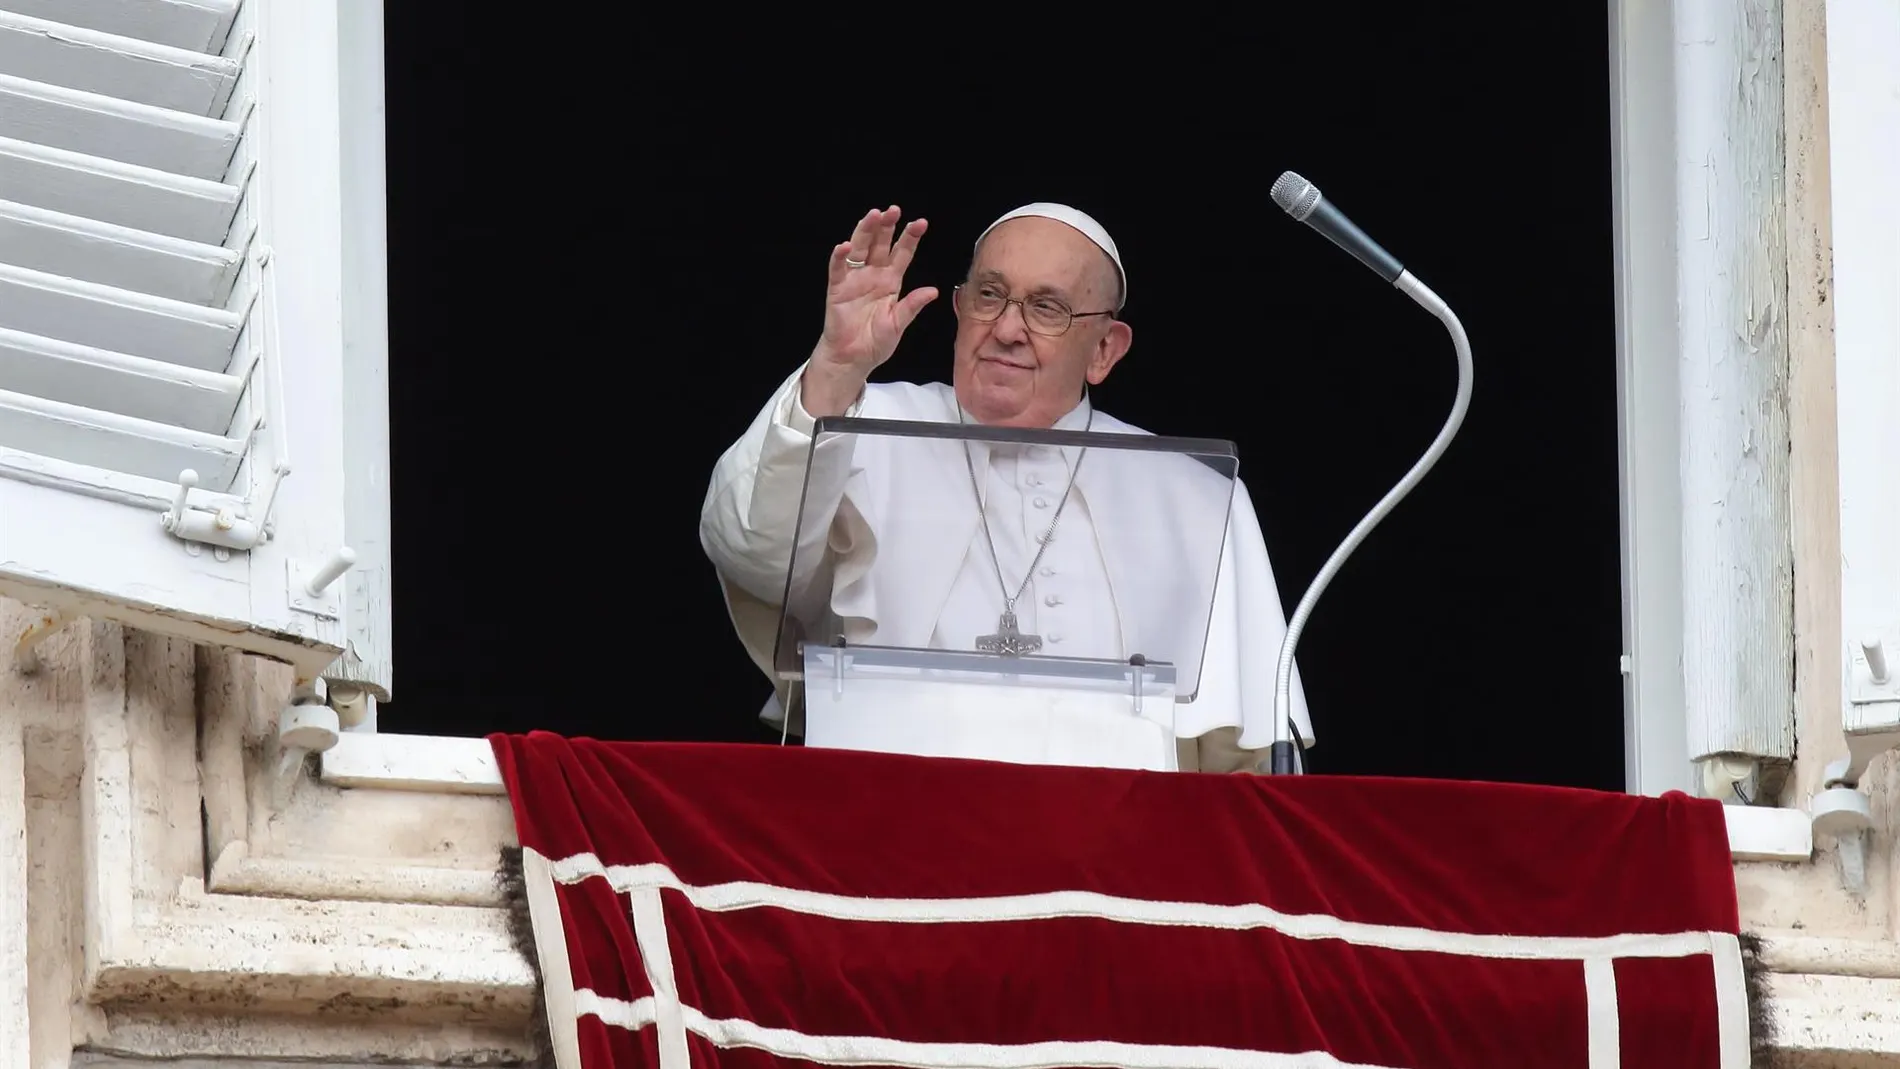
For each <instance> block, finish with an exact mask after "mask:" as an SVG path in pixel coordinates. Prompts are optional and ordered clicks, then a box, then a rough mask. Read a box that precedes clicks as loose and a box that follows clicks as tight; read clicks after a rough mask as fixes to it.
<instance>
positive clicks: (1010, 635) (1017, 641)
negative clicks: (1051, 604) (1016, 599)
mask: <svg viewBox="0 0 1900 1069" xmlns="http://www.w3.org/2000/svg"><path fill="white" fill-rule="evenodd" d="M976 648H977V649H979V650H982V651H983V652H984V653H995V654H1000V655H1002V656H1004V657H1021V656H1022V655H1023V654H1025V653H1035V652H1036V651H1037V650H1040V649H1042V636H1041V635H1025V634H1023V632H1022V628H1020V627H1018V626H1017V625H1016V613H1015V611H1014V610H1012V609H1004V610H1003V615H1001V616H999V617H997V618H996V633H995V634H994V635H978V636H977V639H976Z"/></svg>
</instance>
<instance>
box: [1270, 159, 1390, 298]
mask: <svg viewBox="0 0 1900 1069" xmlns="http://www.w3.org/2000/svg"><path fill="white" fill-rule="evenodd" d="M1267 195H1268V196H1270V197H1272V198H1273V203H1275V204H1278V205H1279V206H1280V207H1281V208H1284V209H1285V210H1286V213H1287V214H1288V215H1290V216H1292V217H1293V218H1294V219H1296V220H1298V221H1300V222H1302V223H1305V224H1306V225H1307V226H1310V227H1312V228H1313V229H1314V230H1317V231H1319V232H1320V233H1322V234H1324V235H1326V236H1327V238H1329V239H1331V241H1332V243H1333V244H1335V245H1337V246H1339V247H1340V248H1342V249H1345V250H1346V251H1347V252H1349V253H1352V254H1353V256H1354V257H1355V258H1357V259H1358V261H1359V262H1360V263H1362V264H1365V265H1366V266H1367V267H1370V268H1372V270H1373V273H1374V274H1377V275H1378V276H1379V277H1380V278H1383V279H1385V280H1386V281H1387V282H1392V283H1397V282H1398V280H1399V276H1400V275H1402V274H1404V273H1405V268H1404V266H1402V265H1401V264H1400V263H1399V261H1398V258H1397V257H1395V256H1393V255H1392V254H1391V253H1389V252H1387V251H1385V250H1384V249H1382V248H1380V247H1379V243H1378V242H1376V241H1374V240H1372V239H1371V238H1369V237H1367V236H1366V232H1365V231H1363V230H1361V229H1359V228H1358V227H1356V226H1354V225H1353V222H1352V220H1351V219H1348V218H1346V216H1345V213H1343V212H1341V211H1340V210H1339V209H1338V208H1335V207H1333V205H1332V202H1331V201H1329V200H1327V199H1326V198H1325V197H1322V196H1320V194H1319V187H1318V186H1316V185H1314V184H1313V183H1311V182H1308V181H1307V180H1306V179H1304V178H1301V177H1300V176H1299V175H1297V174H1294V173H1293V172H1292V171H1287V172H1286V173H1284V174H1282V175H1281V176H1280V177H1279V178H1277V179H1275V180H1274V182H1273V189H1272V190H1270V191H1269V192H1268V194H1267Z"/></svg>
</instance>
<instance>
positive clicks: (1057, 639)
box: [1049, 632, 1062, 642]
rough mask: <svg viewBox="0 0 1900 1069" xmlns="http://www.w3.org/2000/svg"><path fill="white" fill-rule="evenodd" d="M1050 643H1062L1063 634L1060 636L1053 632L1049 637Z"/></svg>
mask: <svg viewBox="0 0 1900 1069" xmlns="http://www.w3.org/2000/svg"><path fill="white" fill-rule="evenodd" d="M1049 641H1051V642H1061V641H1062V635H1061V634H1059V633H1056V632H1051V633H1050V635H1049Z"/></svg>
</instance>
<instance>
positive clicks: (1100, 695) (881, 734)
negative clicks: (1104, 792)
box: [775, 418, 1238, 771]
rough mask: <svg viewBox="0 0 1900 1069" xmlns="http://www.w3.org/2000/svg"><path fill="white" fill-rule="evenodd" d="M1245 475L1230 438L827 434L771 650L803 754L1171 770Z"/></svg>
mask: <svg viewBox="0 0 1900 1069" xmlns="http://www.w3.org/2000/svg"><path fill="white" fill-rule="evenodd" d="M1237 466H1238V465H1237V461H1236V458H1235V451H1234V447H1233V445H1232V443H1230V442H1223V441H1212V440H1203V439H1185V438H1164V437H1157V436H1151V435H1131V434H1105V433H1100V432H1090V433H1083V432H1071V431H1055V430H1043V431H1027V430H1014V429H1002V428H993V427H984V426H976V425H967V424H958V423H924V422H909V421H894V420H868V419H852V418H827V419H822V420H819V421H818V423H817V425H816V427H815V428H814V431H813V435H812V445H811V450H810V452H809V453H808V455H807V467H806V472H805V483H804V490H803V495H802V498H801V501H800V506H799V513H798V520H797V532H796V538H795V539H794V540H793V542H792V547H791V555H790V566H789V568H788V571H787V576H786V584H785V594H784V599H783V601H782V603H781V604H782V605H783V606H784V611H783V614H782V616H781V619H780V627H779V633H778V641H777V645H776V650H775V669H776V671H777V673H778V675H779V677H780V678H781V679H785V680H794V681H798V682H800V683H801V684H802V691H803V694H802V698H803V700H802V706H803V721H804V738H805V744H806V745H807V746H825V747H837V748H846V749H861V750H878V751H883V752H893V753H909V754H919V755H924V756H934V757H964V758H979V759H987V760H1000V761H1012V762H1019V763H1031V764H1056V765H1090V766H1098V767H1113V768H1137V769H1150V770H1157V771H1172V770H1174V769H1175V768H1176V767H1177V761H1176V753H1177V749H1176V736H1175V707H1176V705H1177V704H1181V703H1186V702H1192V701H1193V700H1194V698H1195V695H1196V693H1197V692H1198V689H1199V674H1200V667H1201V659H1202V651H1203V648H1204V647H1205V645H1206V640H1207V630H1208V626H1209V621H1210V619H1211V615H1212V609H1213V602H1214V589H1215V582H1216V579H1217V577H1218V575H1219V572H1220V558H1221V553H1222V552H1223V549H1224V546H1225V541H1226V535H1227V524H1228V516H1229V509H1230V507H1231V504H1232V499H1233V480H1234V476H1235V472H1236V470H1237ZM1071 477H1073V483H1072V484H1071V483H1070V480H1071ZM979 486H981V487H982V493H983V497H984V499H985V505H984V507H985V508H987V510H988V511H987V520H988V531H987V532H986V530H985V527H984V519H985V515H986V514H985V513H982V512H979V499H978V492H979V491H978V487H979ZM1065 486H1067V487H1068V491H1067V494H1068V496H1067V500H1066V503H1064V501H1063V497H1064V488H1065ZM1052 518H1053V520H1054V526H1053V528H1052V529H1051V528H1050V526H1049V524H1050V522H1051V519H1052ZM1045 533H1051V534H1052V537H1051V538H1050V539H1049V540H1048V541H1049V545H1048V547H1047V548H1046V549H1045V550H1044V551H1043V556H1042V557H1041V558H1040V559H1039V561H1038V563H1037V566H1036V567H1034V569H1033V574H1032V561H1036V560H1038V559H1037V552H1038V549H1039V548H1040V547H1042V536H1043V535H1044V534H1045ZM992 546H993V547H994V550H992ZM1018 584H1021V591H1020V597H1019V598H1018V599H1016V600H1015V603H1014V605H1013V606H1012V608H1013V610H1014V611H1013V615H1012V616H1011V617H1010V618H1009V619H1004V609H1005V591H1006V590H1010V591H1014V590H1016V589H1017V586H1018ZM1012 625H1014V626H1012Z"/></svg>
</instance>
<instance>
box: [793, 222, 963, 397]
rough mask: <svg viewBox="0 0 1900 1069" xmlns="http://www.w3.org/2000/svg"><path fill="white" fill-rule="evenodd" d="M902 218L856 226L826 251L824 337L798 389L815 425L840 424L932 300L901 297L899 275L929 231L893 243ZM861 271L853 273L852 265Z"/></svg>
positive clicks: (907, 232) (920, 226)
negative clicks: (837, 419)
mask: <svg viewBox="0 0 1900 1069" xmlns="http://www.w3.org/2000/svg"><path fill="white" fill-rule="evenodd" d="M902 217H903V213H902V212H900V211H899V210H898V208H897V205H895V204H893V205H891V206H890V207H889V208H885V209H883V210H881V211H879V210H875V209H874V210H872V211H870V212H867V213H865V216H864V218H862V219H860V220H858V225H857V229H855V230H853V231H852V232H851V240H850V241H847V242H844V243H842V244H840V245H838V246H836V247H834V248H833V249H832V250H831V269H830V277H829V286H828V288H827V291H826V293H825V332H824V335H823V336H822V337H820V338H819V340H818V347H817V348H816V349H814V350H813V351H812V355H811V361H810V363H808V364H807V365H806V367H805V375H804V378H803V380H802V381H801V382H800V384H799V393H800V398H799V399H800V402H801V403H802V404H803V405H804V407H805V411H806V412H807V413H809V414H810V415H811V416H812V417H813V418H823V417H825V416H841V415H843V414H844V412H845V410H846V409H848V408H850V407H851V405H852V403H854V402H855V401H856V400H857V399H858V395H859V394H860V393H861V392H863V390H864V383H865V381H866V380H867V379H869V378H870V377H871V372H872V371H874V370H876V369H877V366H878V365H879V364H882V363H883V362H884V361H886V360H889V359H890V358H891V354H892V353H894V352H896V351H897V343H898V341H899V340H900V339H902V338H903V336H904V331H905V329H907V328H908V327H909V326H910V324H911V322H912V321H913V320H915V319H916V318H917V313H919V312H921V311H923V310H924V306H925V305H927V304H929V303H930V302H931V301H934V300H936V299H937V290H936V287H934V286H920V287H918V288H917V289H914V290H912V291H910V293H908V294H904V295H903V296H902V297H900V296H899V294H900V293H902V292H903V288H904V272H905V270H906V269H908V268H909V267H910V261H911V258H912V257H913V256H915V255H916V254H917V242H918V241H919V239H921V238H922V237H923V236H924V229H925V227H926V226H927V224H926V223H925V222H924V220H922V219H917V220H913V221H912V222H911V223H910V225H908V226H906V227H904V231H903V233H901V234H898V235H897V237H896V240H895V241H893V240H892V234H893V233H895V231H896V230H897V223H898V220H899V219H901V218H902ZM858 263H862V264H863V265H864V266H862V267H855V266H852V265H853V264H858Z"/></svg>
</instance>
